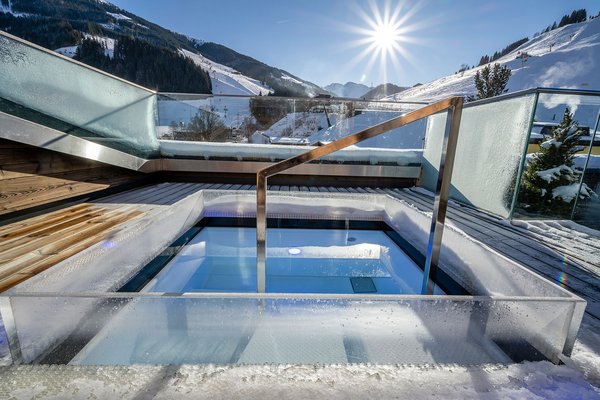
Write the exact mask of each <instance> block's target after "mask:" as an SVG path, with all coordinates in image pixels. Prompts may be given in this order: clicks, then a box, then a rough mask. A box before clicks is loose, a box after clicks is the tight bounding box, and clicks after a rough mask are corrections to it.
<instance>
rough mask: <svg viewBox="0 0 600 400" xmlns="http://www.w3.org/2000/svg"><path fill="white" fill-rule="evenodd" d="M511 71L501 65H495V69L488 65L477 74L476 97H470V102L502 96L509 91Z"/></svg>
mask: <svg viewBox="0 0 600 400" xmlns="http://www.w3.org/2000/svg"><path fill="white" fill-rule="evenodd" d="M511 73H512V72H511V70H510V68H508V67H506V66H505V67H501V66H500V64H498V63H496V64H494V67H493V68H490V66H489V65H486V66H485V67H484V68H483V69H482V70H481V71H477V73H476V74H475V89H477V93H476V94H475V96H474V97H473V96H469V97H468V100H469V101H473V100H480V99H487V98H489V97H494V96H498V95H501V94H502V93H505V92H506V91H507V89H506V85H507V84H508V80H509V79H510V75H511Z"/></svg>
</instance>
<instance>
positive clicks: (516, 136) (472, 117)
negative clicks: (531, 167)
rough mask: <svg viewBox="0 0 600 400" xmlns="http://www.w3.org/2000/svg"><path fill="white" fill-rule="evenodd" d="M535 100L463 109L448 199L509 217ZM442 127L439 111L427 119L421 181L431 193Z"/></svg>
mask: <svg viewBox="0 0 600 400" xmlns="http://www.w3.org/2000/svg"><path fill="white" fill-rule="evenodd" d="M534 99H535V96H534V95H533V94H532V95H526V96H522V97H518V98H512V99H506V100H500V101H497V102H493V103H487V104H481V105H474V106H467V107H466V108H465V109H463V113H462V119H461V124H460V131H459V137H458V145H457V149H456V158H455V161H454V170H453V174H452V187H451V189H450V198H451V199H453V200H457V201H459V202H461V203H465V204H470V205H473V206H475V207H478V208H481V209H483V210H486V211H489V212H492V213H494V214H497V215H499V216H502V217H508V216H509V215H510V211H511V206H512V200H513V196H514V191H515V189H514V188H515V181H516V178H517V173H518V169H519V165H520V163H521V159H522V153H523V149H524V147H525V141H526V140H527V134H528V130H529V123H530V120H531V114H532V112H533V106H534ZM444 127H445V115H444V114H439V115H436V116H433V117H430V121H429V123H428V125H427V135H426V137H427V139H426V146H425V150H424V160H423V175H422V178H421V182H422V183H421V184H422V185H423V186H424V187H425V188H426V189H428V190H432V191H433V189H434V186H433V185H434V184H435V180H436V179H437V168H438V165H439V159H440V151H441V138H442V137H443V133H444ZM430 136H431V137H430Z"/></svg>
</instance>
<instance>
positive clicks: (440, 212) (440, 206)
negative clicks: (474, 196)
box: [421, 97, 463, 294]
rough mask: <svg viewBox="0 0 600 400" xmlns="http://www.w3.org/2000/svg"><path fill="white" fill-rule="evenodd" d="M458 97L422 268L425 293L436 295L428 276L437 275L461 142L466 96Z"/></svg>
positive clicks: (450, 114)
mask: <svg viewBox="0 0 600 400" xmlns="http://www.w3.org/2000/svg"><path fill="white" fill-rule="evenodd" d="M459 99H460V100H459V101H456V103H455V104H454V106H453V107H451V108H450V109H449V110H448V115H447V117H446V129H445V130H444V143H443V144H442V154H441V155H440V167H439V172H438V177H437V183H436V187H435V199H434V202H433V214H432V216H431V228H430V230H429V242H428V244H427V254H426V256H425V267H424V270H423V283H422V286H421V293H422V294H433V289H434V286H435V285H434V283H433V280H431V279H429V277H430V276H431V275H432V274H433V275H434V276H435V273H436V270H437V266H438V261H439V258H440V250H441V247H442V235H443V233H444V225H445V221H446V210H447V208H448V194H449V193H450V181H451V180H452V168H453V167H454V156H455V155H456V144H457V143H458V131H459V128H460V118H461V116H462V106H463V99H462V97H461V98H459Z"/></svg>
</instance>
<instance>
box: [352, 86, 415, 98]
mask: <svg viewBox="0 0 600 400" xmlns="http://www.w3.org/2000/svg"><path fill="white" fill-rule="evenodd" d="M406 89H408V88H406V87H402V86H397V85H394V84H393V83H382V84H381V85H379V86H376V87H374V88H373V89H371V90H369V91H368V92H367V93H365V94H364V95H363V96H362V98H364V99H366V100H381V99H383V98H384V97H386V96H389V95H391V94H395V93H399V92H401V91H403V90H406Z"/></svg>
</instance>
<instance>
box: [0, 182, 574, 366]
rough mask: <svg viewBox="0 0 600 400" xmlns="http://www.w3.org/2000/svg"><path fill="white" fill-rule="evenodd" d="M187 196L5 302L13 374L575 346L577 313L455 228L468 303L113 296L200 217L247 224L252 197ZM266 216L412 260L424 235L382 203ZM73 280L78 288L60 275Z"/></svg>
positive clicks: (296, 206) (399, 208)
mask: <svg viewBox="0 0 600 400" xmlns="http://www.w3.org/2000/svg"><path fill="white" fill-rule="evenodd" d="M195 196H196V198H189V199H186V200H185V201H182V202H180V203H177V205H175V206H174V207H172V208H171V209H170V210H169V212H168V213H165V215H161V216H160V218H156V219H153V220H152V221H150V220H148V221H143V220H142V221H141V223H143V224H144V226H145V228H144V229H143V230H139V229H134V230H133V231H129V232H122V233H120V234H118V235H116V236H115V237H113V238H111V246H110V247H108V248H107V247H105V246H98V247H97V248H95V249H90V251H88V252H86V254H82V255H81V257H74V258H73V259H69V260H67V261H66V262H65V263H64V264H62V265H60V266H58V267H57V268H53V270H49V271H47V272H46V273H45V274H44V275H41V276H39V277H36V278H34V279H33V280H32V281H31V282H29V283H28V284H27V285H23V286H20V287H17V288H15V289H13V290H11V291H10V292H8V293H5V294H4V295H3V296H2V297H0V310H1V312H2V320H3V324H4V328H5V330H6V333H7V336H8V338H9V343H10V344H11V353H10V354H11V357H12V360H13V361H14V362H23V363H68V362H72V363H78V364H133V363H179V362H190V363H196V362H198V363H208V362H211V363H263V362H286V363H287V362H300V363H317V362H319V363H326V362H380V363H429V362H456V363H488V362H510V360H512V361H520V360H522V359H528V360H535V359H541V358H547V359H550V360H552V361H554V362H557V361H558V360H559V357H560V354H562V353H565V354H568V353H569V352H570V349H571V348H572V346H573V343H574V341H575V337H576V333H577V330H578V327H579V323H580V321H581V317H582V315H583V309H584V308H585V302H584V301H583V300H581V299H579V298H578V297H576V296H573V295H571V294H570V293H569V292H567V291H565V290H563V289H562V288H560V287H558V286H556V285H554V284H552V283H550V282H549V281H547V280H545V279H543V278H541V277H539V276H537V275H535V274H533V273H531V272H530V271H528V270H527V269H525V268H523V267H521V266H519V265H517V264H516V263H514V262H513V261H511V260H508V259H506V258H504V257H502V256H501V255H499V254H497V253H494V252H492V251H491V250H489V249H487V248H485V247H483V246H481V245H480V244H478V243H477V242H474V241H472V240H470V239H469V238H466V237H464V235H463V234H462V233H461V232H458V231H455V230H454V229H452V228H451V227H447V229H446V231H445V233H444V241H443V244H442V253H441V254H442V256H441V257H442V258H441V259H442V263H441V265H440V268H442V269H443V270H444V272H446V273H447V274H448V275H450V276H451V277H452V278H453V279H454V280H455V281H456V282H459V283H460V284H461V285H462V286H463V287H465V288H466V289H468V291H469V293H472V296H446V295H444V296H415V295H371V294H351V295H344V294H316V295H315V294H302V293H297V294H290V293H284V294H263V295H259V294H254V293H186V294H177V295H173V294H169V293H115V292H114V291H115V290H117V288H118V287H120V286H121V285H122V283H119V282H124V281H126V280H127V279H128V277H130V276H132V275H133V274H135V273H136V272H137V271H139V269H140V268H142V267H143V265H145V262H144V261H143V260H142V259H141V258H139V257H140V255H141V254H140V253H141V252H135V251H132V249H135V248H137V247H136V246H138V247H139V243H144V253H148V255H150V254H157V251H160V250H161V249H163V248H164V246H165V244H164V243H165V241H166V243H167V244H168V243H170V242H172V240H173V239H175V238H177V237H179V236H180V235H181V234H182V233H183V232H185V230H187V229H189V227H190V226H193V224H195V223H196V222H197V221H198V219H199V218H201V217H203V216H212V217H215V216H229V217H235V216H239V217H252V215H253V212H254V211H255V210H254V206H255V204H254V196H253V193H251V192H247V191H240V192H228V191H210V190H208V191H202V192H199V193H197V194H196V195H195ZM340 204H343V205H344V206H340ZM324 210H325V211H326V213H324ZM269 213H270V215H271V216H273V217H284V216H285V217H288V218H289V217H290V216H293V217H294V218H300V217H302V218H304V219H310V218H315V219H319V218H324V217H327V218H332V217H331V216H333V218H336V219H340V220H345V219H356V220H372V221H385V222H386V223H387V224H388V225H389V226H390V227H393V228H394V230H396V231H397V232H398V233H399V234H400V235H401V236H402V237H403V238H404V239H405V240H407V241H408V242H409V243H411V244H412V245H413V246H414V247H415V248H417V249H418V250H419V251H423V250H424V248H425V246H426V245H427V233H428V231H429V224H430V216H428V215H427V214H424V213H421V212H419V211H418V210H416V209H414V208H411V207H409V206H407V205H406V204H404V203H402V202H400V201H398V200H396V199H394V198H392V197H389V196H386V195H382V194H365V195H360V194H355V195H351V194H327V193H295V192H294V193H290V192H288V193H287V194H286V193H274V194H273V195H272V196H270V198H269ZM192 215H196V217H195V218H191V216H192ZM176 226H178V228H177V227H176ZM159 239H164V240H163V241H162V242H160V240H159ZM161 243H163V244H161ZM267 245H268V244H267ZM145 260H146V261H147V257H146V259H145ZM74 268H76V269H77V271H78V274H77V276H73V274H69V271H71V270H73V269H74ZM119 274H121V275H119ZM109 284H111V285H112V286H109ZM111 287H112V288H113V289H112V292H111V289H110V288H111Z"/></svg>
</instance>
